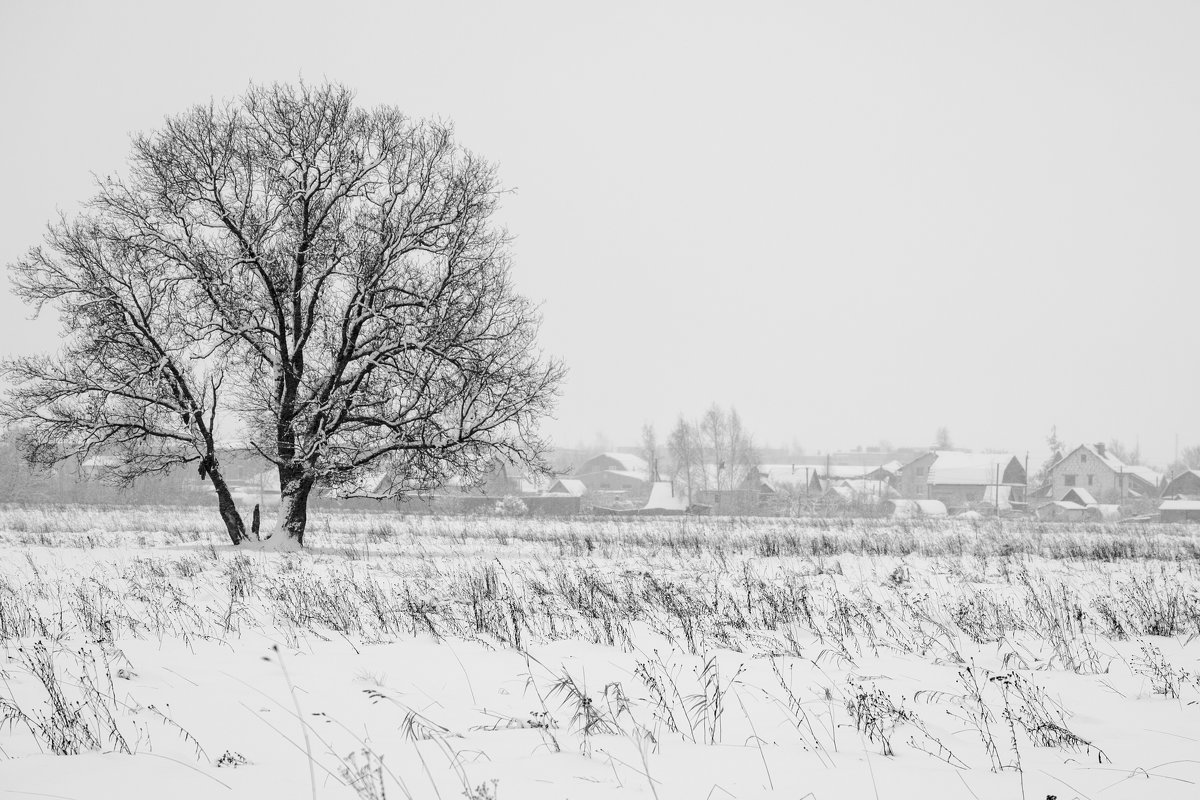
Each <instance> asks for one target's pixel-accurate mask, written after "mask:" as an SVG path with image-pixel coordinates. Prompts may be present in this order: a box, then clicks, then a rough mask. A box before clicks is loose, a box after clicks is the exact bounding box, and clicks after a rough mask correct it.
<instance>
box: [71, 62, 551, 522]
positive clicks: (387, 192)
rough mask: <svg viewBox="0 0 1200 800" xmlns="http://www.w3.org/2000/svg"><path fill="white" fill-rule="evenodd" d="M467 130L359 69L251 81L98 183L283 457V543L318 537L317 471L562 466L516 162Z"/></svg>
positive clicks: (98, 212)
mask: <svg viewBox="0 0 1200 800" xmlns="http://www.w3.org/2000/svg"><path fill="white" fill-rule="evenodd" d="M452 134H453V132H452V130H451V129H450V128H449V127H448V126H446V125H443V124H440V123H431V122H423V121H413V120H410V119H408V118H407V117H405V116H404V115H403V114H401V113H400V112H399V111H398V110H396V109H393V108H377V109H374V110H371V111H366V110H362V109H358V108H356V107H355V106H354V104H353V96H352V93H351V92H350V91H349V90H347V89H345V88H343V87H340V86H334V85H324V86H319V87H308V86H303V85H302V86H300V87H290V86H280V85H274V86H270V87H251V89H250V90H249V91H248V92H247V93H246V95H245V96H243V97H242V98H239V99H237V100H235V101H232V102H229V103H227V104H225V105H217V104H209V105H206V106H197V107H195V108H193V109H191V110H190V111H187V112H185V113H183V114H181V115H179V116H176V117H173V118H170V119H168V120H167V123H166V125H165V127H164V128H163V129H162V130H160V131H157V132H154V133H151V134H147V135H142V136H138V137H136V138H135V139H134V144H133V154H132V158H131V168H130V171H129V175H128V177H126V178H123V179H116V180H111V179H110V180H108V181H104V182H102V183H101V186H100V192H99V194H98V195H97V197H96V198H95V199H94V200H93V201H92V203H91V208H92V209H93V210H94V214H93V218H92V220H91V221H90V222H89V225H90V227H92V228H94V229H96V230H97V231H98V233H99V235H100V236H101V237H102V238H104V239H105V240H112V241H115V242H118V243H119V244H120V246H121V247H122V248H123V249H124V253H125V255H124V256H123V258H124V259H125V260H126V261H133V260H140V261H143V262H146V263H151V264H154V266H155V268H156V270H157V274H158V275H160V276H161V281H162V284H163V287H164V291H166V292H168V294H169V295H170V297H171V298H172V301H173V302H175V303H177V305H178V308H180V309H181V312H182V313H181V315H180V318H179V319H180V321H179V324H180V326H181V328H182V329H183V333H182V338H185V339H186V338H187V337H189V336H190V337H191V339H192V340H193V341H194V342H196V343H197V346H196V347H195V348H194V350H195V352H196V354H199V355H201V356H202V357H203V358H204V359H212V360H213V361H214V363H216V364H219V365H220V367H219V369H220V373H221V376H222V379H223V380H224V383H222V379H209V380H208V382H207V383H204V384H202V385H204V386H212V387H217V388H219V387H220V386H222V385H228V386H230V387H231V388H232V389H233V391H231V392H227V394H228V398H227V403H228V406H229V408H231V409H232V411H233V412H235V413H236V415H237V418H238V420H239V421H240V423H241V425H242V427H243V430H244V433H245V436H246V438H247V439H248V441H249V442H250V446H251V447H252V448H253V449H254V450H255V451H257V452H258V453H259V454H261V455H262V456H263V457H264V458H266V459H268V460H269V461H271V462H272V463H273V464H274V465H275V467H276V468H277V470H278V473H279V480H280V491H281V496H282V500H281V509H280V517H279V526H278V527H279V531H280V532H279V533H277V534H276V535H275V537H274V541H275V542H282V543H284V544H288V543H291V544H293V545H299V544H301V543H302V542H303V538H304V531H305V526H306V523H307V507H308V499H309V496H310V494H311V492H312V491H313V489H314V488H315V487H326V488H329V489H331V490H333V491H336V492H338V493H340V494H343V495H347V496H355V495H368V496H374V497H401V496H405V495H409V494H411V493H414V492H420V491H425V490H428V489H432V488H435V487H437V486H439V485H441V484H442V483H443V482H444V481H446V480H447V479H448V478H449V477H451V476H454V475H457V476H462V477H466V478H468V479H476V480H481V479H482V478H483V477H484V476H485V475H486V474H487V472H488V471H489V470H490V469H491V468H492V466H493V465H494V463H495V461H496V460H497V459H500V460H503V461H513V462H523V463H528V464H533V465H535V466H539V467H541V466H544V465H543V462H542V455H543V453H544V450H545V445H544V443H543V442H542V440H541V439H540V437H539V436H538V435H537V432H536V424H537V422H538V421H539V419H540V418H541V417H542V416H543V415H545V414H546V413H548V412H549V410H550V409H551V408H552V405H553V402H554V399H555V397H556V395H557V389H558V386H559V384H560V382H561V379H562V377H563V374H564V368H563V366H562V365H561V363H559V362H557V361H553V360H549V361H547V360H544V359H543V357H542V356H541V354H540V353H539V351H538V349H537V342H536V336H537V332H538V327H539V318H538V315H537V314H536V310H535V309H534V308H533V307H532V306H531V305H530V303H529V302H528V301H527V300H525V299H524V298H523V297H522V296H520V295H519V294H518V293H517V292H516V291H515V289H514V288H513V286H512V282H511V279H510V255H509V237H508V235H507V233H506V232H505V231H504V230H503V229H502V228H500V227H499V226H497V225H496V224H495V222H494V221H493V219H492V217H493V214H494V212H495V210H496V208H497V203H498V199H499V196H500V194H501V193H502V190H501V188H500V186H499V184H498V181H497V178H496V170H495V168H494V167H493V166H492V165H491V164H489V163H488V162H486V161H484V160H483V159H481V158H479V157H478V156H476V155H474V154H473V153H471V152H469V151H467V150H465V149H464V148H462V147H461V146H460V145H458V144H457V143H456V142H455V141H454V138H453V135H452ZM205 363H207V362H205ZM79 366H80V367H81V368H82V369H85V370H87V369H90V367H88V366H87V364H86V363H81V364H80V365H79ZM168 393H169V392H168ZM135 401H136V402H138V403H141V404H143V405H144V406H145V405H152V404H150V403H148V402H147V400H146V398H145V397H139V398H136V400H135ZM188 402H189V403H191V405H188V408H189V409H190V408H191V407H192V405H196V401H194V400H193V401H188ZM203 410H205V411H206V412H208V411H211V408H210V407H207V406H205V407H203ZM188 424H189V425H190V424H192V423H191V422H188Z"/></svg>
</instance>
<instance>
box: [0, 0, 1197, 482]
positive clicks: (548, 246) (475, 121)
mask: <svg viewBox="0 0 1200 800" xmlns="http://www.w3.org/2000/svg"><path fill="white" fill-rule="evenodd" d="M904 5H905V8H904V10H903V11H901V10H900V9H899V8H894V7H892V6H890V5H880V4H872V3H858V2H839V3H830V4H817V3H792V2H789V3H745V4H738V5H737V6H732V5H707V4H701V3H694V2H688V3H677V4H675V3H672V4H668V3H660V4H655V5H654V6H653V8H648V7H645V6H644V4H633V3H607V4H604V5H603V6H595V7H592V8H591V9H585V8H584V7H582V6H577V5H574V4H569V5H568V4H561V3H528V2H523V3H506V4H504V6H503V8H501V7H500V6H499V5H498V4H485V3H438V4H412V3H403V4H400V3H351V4H342V5H338V6H337V7H336V8H335V7H333V6H330V5H328V4H319V3H307V2H299V3H294V4H290V5H289V7H288V10H287V11H281V10H279V9H278V8H276V9H272V10H267V9H262V10H256V8H244V7H243V4H241V3H228V2H213V3H208V4H204V5H203V6H197V5H188V6H183V7H179V8H169V9H168V8H164V7H162V6H160V5H159V4H152V3H133V2H109V3H104V4H85V3H44V4H36V5H35V4H16V3H7V4H5V5H4V6H3V7H2V8H0V75H2V76H3V79H2V80H0V107H2V108H3V109H4V116H5V124H3V125H0V163H2V164H3V167H4V170H3V174H4V176H5V179H6V181H5V182H6V186H5V191H4V192H3V194H2V195H0V215H2V218H3V220H4V224H3V226H2V227H0V262H3V263H8V262H11V261H12V260H14V259H16V258H18V257H19V256H20V255H21V253H22V252H23V251H24V250H25V249H26V248H28V247H29V246H31V245H34V244H36V243H37V242H38V241H39V240H40V237H41V233H42V230H43V228H44V225H45V223H46V222H47V221H49V220H50V219H51V218H52V217H54V216H55V215H56V213H57V212H58V210H63V211H66V212H68V213H69V212H71V211H72V210H74V209H75V208H76V207H77V206H76V203H77V202H78V201H79V200H81V199H84V198H86V197H87V195H88V194H89V192H90V182H91V177H90V176H91V173H93V172H95V173H98V174H105V173H106V172H113V171H117V170H120V169H121V168H122V164H123V161H124V159H125V157H126V155H127V153H128V149H129V143H128V136H129V134H130V133H131V132H134V131H139V130H149V129H152V128H155V127H157V126H158V125H159V124H161V121H162V118H163V116H164V115H167V114H172V113H176V112H179V111H182V110H184V109H185V108H187V107H188V106H190V105H192V104H194V103H199V102H206V101H207V100H208V99H209V98H216V99H218V100H220V99H221V98H224V97H228V96H232V95H234V94H237V93H239V92H241V91H243V90H244V89H245V87H246V85H247V83H248V82H249V81H251V80H254V81H257V82H265V81H271V80H280V81H295V80H297V79H298V78H304V79H306V80H311V81H320V80H324V79H329V80H333V81H338V82H341V83H344V84H346V85H347V86H350V87H353V88H354V89H355V90H356V91H357V92H358V96H359V100H360V102H361V103H363V104H365V105H374V104H382V103H387V104H393V105H396V106H398V107H400V108H401V109H403V110H405V111H406V112H408V113H410V114H412V115H414V116H438V117H442V118H446V119H450V120H453V121H454V122H455V124H456V126H457V131H458V137H459V139H460V140H461V141H462V142H464V143H465V144H466V145H467V146H468V147H470V148H472V149H473V150H475V151H477V152H479V153H481V154H483V155H484V156H486V157H487V158H489V159H491V160H494V161H495V162H497V163H498V164H499V165H500V171H501V176H502V179H503V181H504V182H505V183H506V184H507V185H508V186H510V187H512V189H513V193H512V194H511V196H510V197H509V198H508V199H507V200H506V202H505V206H504V211H503V217H504V220H505V222H506V224H507V225H508V226H509V227H510V228H511V230H512V232H513V233H514V234H515V235H516V237H517V239H516V257H517V261H516V267H515V276H516V280H517V281H518V283H519V285H520V288H521V290H522V291H523V292H524V293H526V294H527V295H529V296H531V297H533V298H535V299H537V300H538V301H539V302H541V303H542V311H543V315H544V327H543V331H542V337H541V341H542V343H543V346H544V347H545V349H546V350H547V352H549V353H552V354H554V355H556V356H561V357H563V358H564V359H565V360H566V362H567V364H568V365H569V366H570V368H571V374H570V376H569V378H568V381H567V384H566V387H565V392H564V394H563V397H562V399H561V403H560V405H559V411H558V415H557V417H558V418H557V419H556V420H552V421H550V422H548V423H547V432H548V433H549V434H550V435H551V436H552V437H553V438H554V440H555V441H556V443H558V444H561V445H572V444H575V443H578V442H582V443H588V442H592V441H593V440H595V439H597V438H598V437H599V436H603V437H604V438H607V439H608V440H609V441H611V442H614V443H629V444H633V443H636V441H637V439H638V436H639V431H640V429H641V426H642V425H643V423H645V422H653V423H656V424H657V425H658V426H659V428H660V430H663V431H665V429H666V428H668V427H669V425H670V424H671V423H672V422H673V420H674V419H675V417H676V415H677V414H678V413H684V414H687V415H689V416H694V415H695V414H697V413H698V412H700V411H701V410H702V409H703V408H704V407H706V406H707V405H709V403H711V402H713V401H717V402H720V403H722V404H733V405H735V406H736V407H737V408H738V409H739V411H740V412H741V414H742V416H743V417H744V419H745V420H746V423H747V425H748V426H749V427H750V428H751V429H752V430H753V431H754V432H755V434H756V436H757V438H758V440H759V441H760V442H761V443H763V444H768V445H774V444H781V443H782V444H790V443H799V444H801V445H802V446H804V447H805V448H806V449H808V450H810V451H816V450H819V449H826V450H828V449H832V448H849V447H853V446H855V445H872V444H875V443H876V442H878V441H879V440H881V439H886V440H888V441H890V442H892V443H893V444H895V445H897V446H906V445H929V444H932V441H933V438H934V434H935V431H936V429H937V428H938V427H941V426H945V427H947V428H949V430H950V431H951V433H952V435H953V437H954V441H955V443H956V444H960V445H962V446H966V447H974V448H979V449H983V448H1004V449H1007V450H1011V451H1017V452H1021V451H1024V450H1033V451H1034V452H1035V457H1036V453H1039V452H1041V450H1042V449H1043V444H1044V443H1043V439H1044V437H1045V435H1046V434H1047V433H1048V431H1049V429H1050V426H1051V425H1057V426H1058V432H1059V435H1060V436H1061V437H1062V438H1063V439H1066V440H1068V441H1069V442H1072V443H1079V442H1083V441H1103V440H1108V439H1114V438H1115V439H1121V440H1124V441H1126V442H1128V443H1130V444H1132V443H1133V442H1134V441H1137V442H1138V443H1140V445H1141V449H1142V454H1143V457H1144V458H1145V459H1147V460H1150V461H1152V462H1158V463H1162V464H1165V463H1167V462H1168V461H1170V460H1171V458H1172V456H1173V448H1174V445H1175V438H1176V436H1177V435H1178V437H1179V440H1180V443H1181V445H1186V444H1191V443H1196V442H1200V415H1197V413H1196V398H1197V397H1200V366H1198V363H1197V357H1196V354H1195V349H1196V348H1195V344H1194V342H1195V338H1196V334H1197V331H1198V326H1197V323H1196V321H1195V308H1196V298H1197V296H1198V295H1200V277H1198V275H1200V273H1198V271H1197V269H1196V263H1197V260H1198V259H1197V256H1198V255H1200V237H1198V236H1197V234H1196V223H1195V221H1196V220H1197V219H1200V192H1198V191H1197V188H1196V187H1197V186H1200V150H1198V148H1197V146H1196V142H1198V141H1200V102H1197V101H1198V100H1200V97H1197V95H1198V94H1200V84H1197V82H1196V76H1197V75H1200V51H1198V50H1197V48H1196V47H1195V42H1196V40H1197V35H1198V34H1200V8H1198V7H1197V6H1195V5H1194V4H1189V3H1182V2H1180V3H1170V2H1163V3H1155V4H1144V3H1113V2H1088V3H1082V2H1079V3H1055V4H1053V5H1052V6H1051V5H1049V4H1044V3H1035V2H1008V3H1003V4H1000V3H995V4H988V5H987V6H984V5H982V4H974V3H972V4H964V3H951V2H924V3H907V4H904ZM0 315H2V319H3V321H2V322H0V324H2V325H3V331H4V333H5V337H4V346H3V348H0V349H2V350H3V354H4V355H8V354H12V353H23V352H32V351H38V350H46V349H50V348H53V347H54V346H55V342H56V329H55V326H54V325H52V324H50V323H49V322H48V321H42V322H37V323H35V322H30V321H27V319H26V318H27V317H28V315H29V311H28V309H26V308H25V307H23V306H22V305H20V303H19V302H18V301H16V300H15V299H14V298H12V297H11V295H9V294H8V292H7V290H5V291H4V292H3V293H0Z"/></svg>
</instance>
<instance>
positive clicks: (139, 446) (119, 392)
mask: <svg viewBox="0 0 1200 800" xmlns="http://www.w3.org/2000/svg"><path fill="white" fill-rule="evenodd" d="M112 223H113V221H111V220H106V219H105V218H103V217H102V216H98V215H95V214H91V213H88V214H84V215H83V216H81V217H80V218H79V219H76V220H73V221H67V220H65V219H64V220H60V221H59V222H58V223H57V224H55V225H52V226H51V227H50V230H49V232H48V234H47V237H46V246H45V247H38V248H34V249H33V250H31V251H30V252H29V253H28V254H27V255H26V256H25V257H24V258H23V259H21V260H20V261H18V262H17V263H15V264H12V265H10V268H9V272H10V275H11V277H12V282H13V287H14V289H15V291H16V293H17V294H18V295H19V296H20V297H22V298H23V299H25V300H26V301H27V302H30V303H32V304H34V306H35V307H36V308H39V309H40V308H41V307H42V306H44V305H46V304H50V305H53V306H54V307H56V308H57V309H58V310H59V313H60V318H61V320H62V324H63V329H64V333H65V335H66V342H65V345H64V347H63V349H62V351H61V352H60V353H59V354H58V355H56V356H53V357H51V356H33V357H23V358H16V359H10V360H8V361H6V362H5V363H4V365H3V370H4V373H5V377H6V378H7V379H8V382H9V386H10V388H9V391H8V394H7V396H6V398H5V401H4V403H3V404H2V405H0V419H3V420H4V421H5V422H6V423H7V424H8V425H9V426H10V427H12V428H13V429H14V430H15V432H16V444H17V447H18V449H19V450H20V452H21V453H22V455H23V456H24V457H25V459H26V460H27V461H29V462H30V463H32V464H34V465H38V466H42V467H49V466H51V465H53V464H55V463H57V462H59V461H63V460H65V459H68V458H77V459H80V460H82V459H85V458H87V457H89V456H91V455H93V454H97V453H104V454H111V455H115V456H116V457H117V458H118V459H119V463H117V464H116V465H115V466H114V467H113V468H112V469H110V470H108V472H107V477H108V478H110V479H111V480H112V481H113V482H115V483H117V484H119V485H124V486H128V485H130V484H132V483H133V481H134V480H135V479H136V478H138V477H141V476H144V475H150V474H155V473H163V472H166V471H167V470H169V469H171V468H172V467H175V466H178V465H180V464H185V463H189V462H198V463H199V474H200V477H201V479H203V478H205V477H207V478H209V479H211V481H212V485H213V489H214V490H215V491H216V495H217V504H218V509H219V512H220V515H221V519H222V521H223V522H224V524H225V529H226V532H227V533H228V535H229V538H230V540H231V541H232V542H233V543H234V544H238V543H240V542H241V541H243V540H244V539H245V538H246V530H245V526H244V524H243V522H242V519H241V515H239V514H238V511H237V507H236V505H235V503H234V501H233V497H232V495H231V493H230V490H229V486H228V484H227V483H226V482H225V478H224V475H223V473H222V471H221V466H220V464H219V462H218V461H217V450H216V446H217V445H216V423H217V409H218V403H219V401H220V400H221V399H222V397H223V395H222V392H221V389H222V386H223V384H224V377H225V376H224V371H223V369H222V368H221V366H220V360H221V359H220V358H219V357H216V356H215V351H218V350H221V349H222V347H221V344H220V343H219V342H207V341H202V340H200V339H197V338H194V337H193V335H192V330H191V328H190V326H189V325H187V324H186V323H185V320H186V319H187V318H188V317H189V309H188V308H187V307H186V304H185V302H184V298H183V296H182V295H181V294H180V293H179V292H178V291H177V288H178V287H177V285H176V283H175V278H174V277H173V276H172V275H171V274H170V273H169V272H164V271H161V270H160V269H159V267H160V264H159V261H158V259H156V258H153V257H149V256H148V255H147V254H145V253H143V252H141V251H140V249H139V248H137V247H134V246H131V244H130V242H129V240H128V237H129V230H128V229H125V228H123V227H121V226H119V225H116V224H112Z"/></svg>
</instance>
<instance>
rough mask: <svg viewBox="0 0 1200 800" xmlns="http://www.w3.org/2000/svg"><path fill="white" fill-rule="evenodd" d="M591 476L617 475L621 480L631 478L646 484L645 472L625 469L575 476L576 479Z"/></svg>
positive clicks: (583, 473)
mask: <svg viewBox="0 0 1200 800" xmlns="http://www.w3.org/2000/svg"><path fill="white" fill-rule="evenodd" d="M592 475H617V476H619V477H622V478H631V479H633V480H635V481H642V482H643V483H645V482H646V473H645V472H632V471H630V470H627V469H598V470H596V471H595V472H582V473H577V474H576V475H575V477H576V478H580V479H582V478H587V477H590V476H592Z"/></svg>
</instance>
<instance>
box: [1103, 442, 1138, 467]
mask: <svg viewBox="0 0 1200 800" xmlns="http://www.w3.org/2000/svg"><path fill="white" fill-rule="evenodd" d="M1108 452H1110V453H1112V454H1113V455H1114V456H1116V457H1117V458H1118V459H1120V460H1121V461H1123V462H1125V463H1126V464H1129V465H1130V466H1137V465H1138V464H1141V463H1142V446H1141V444H1140V443H1137V444H1134V446H1133V447H1132V448H1129V447H1128V446H1126V444H1125V443H1124V442H1122V441H1120V440H1119V439H1113V440H1112V441H1110V442H1109V443H1108Z"/></svg>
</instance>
